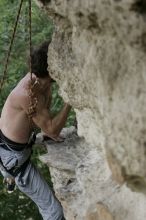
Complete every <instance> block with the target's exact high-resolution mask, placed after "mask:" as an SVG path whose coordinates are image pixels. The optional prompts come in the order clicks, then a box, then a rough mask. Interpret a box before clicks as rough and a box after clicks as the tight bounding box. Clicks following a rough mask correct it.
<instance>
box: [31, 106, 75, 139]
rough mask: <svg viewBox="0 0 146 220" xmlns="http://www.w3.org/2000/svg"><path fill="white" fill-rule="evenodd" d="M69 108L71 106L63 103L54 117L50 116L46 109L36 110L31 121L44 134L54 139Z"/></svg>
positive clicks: (63, 122) (63, 123)
mask: <svg viewBox="0 0 146 220" xmlns="http://www.w3.org/2000/svg"><path fill="white" fill-rule="evenodd" d="M70 109H71V106H70V105H68V104H65V105H64V107H63V108H62V110H61V111H60V112H59V113H58V115H56V116H55V117H54V118H51V117H50V115H49V112H48V110H47V109H41V110H37V113H36V115H35V116H34V117H33V122H34V123H35V124H36V125H37V126H38V127H39V128H41V129H42V131H43V132H44V133H45V134H46V135H48V136H49V137H51V138H52V139H54V140H55V139H57V138H58V136H59V134H60V132H61V130H62V128H63V127H64V126H65V123H66V120H67V117H68V113H69V112H70Z"/></svg>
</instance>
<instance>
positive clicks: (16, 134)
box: [0, 74, 50, 143]
mask: <svg viewBox="0 0 146 220" xmlns="http://www.w3.org/2000/svg"><path fill="white" fill-rule="evenodd" d="M29 85H30V74H27V75H26V76H25V77H24V78H23V79H22V80H21V81H20V82H19V83H18V85H17V86H16V87H15V88H14V89H13V90H12V92H11V93H10V95H9V96H8V98H7V100H6V102H5V105H4V107H3V110H2V114H1V121H0V128H1V131H2V132H3V134H4V135H5V136H6V137H7V138H9V139H10V140H12V141H15V142H17V143H26V142H28V139H29V137H30V134H31V132H32V123H31V121H30V119H29V117H28V114H27V110H28V107H29V104H30V98H29V95H28V88H29ZM48 91H49V92H48ZM45 93H46V94H47V93H48V94H47V97H49V96H50V94H49V93H50V87H47V88H46V90H45V91H44V96H43V94H42V93H41V94H38V95H37V96H38V97H37V99H38V102H39V103H38V104H39V106H40V107H41V106H42V108H43V106H44V105H46V100H45V99H44V97H46V96H45V95H46V94H45ZM47 102H48V100H47Z"/></svg>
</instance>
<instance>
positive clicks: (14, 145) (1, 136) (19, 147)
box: [0, 130, 28, 151]
mask: <svg viewBox="0 0 146 220" xmlns="http://www.w3.org/2000/svg"><path fill="white" fill-rule="evenodd" d="M0 139H1V140H2V141H4V143H5V142H6V143H7V144H8V145H9V148H10V149H12V150H16V151H22V150H24V149H25V148H26V147H28V143H25V144H20V143H16V142H14V141H12V140H10V139H9V138H7V137H6V136H5V135H4V134H3V133H2V131H1V130H0ZM1 147H2V148H4V149H5V150H9V151H10V149H9V148H8V147H7V146H6V145H2V146H1Z"/></svg>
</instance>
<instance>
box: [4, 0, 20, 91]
mask: <svg viewBox="0 0 146 220" xmlns="http://www.w3.org/2000/svg"><path fill="white" fill-rule="evenodd" d="M22 4H23V0H21V2H20V5H19V9H18V13H17V17H16V21H15V25H14V29H13V33H12V37H11V42H10V45H9V49H8V53H7V57H6V62H5V65H4V71H3V76H2V79H1V80H0V92H1V90H2V87H3V84H4V82H5V80H6V77H7V69H8V63H9V59H10V55H11V51H12V46H13V42H14V38H15V34H16V30H17V25H18V21H19V17H20V13H21V9H22Z"/></svg>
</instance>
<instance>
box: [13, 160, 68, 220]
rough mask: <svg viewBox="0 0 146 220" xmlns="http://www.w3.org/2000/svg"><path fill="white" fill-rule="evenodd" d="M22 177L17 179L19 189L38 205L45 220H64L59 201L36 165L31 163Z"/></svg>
mask: <svg viewBox="0 0 146 220" xmlns="http://www.w3.org/2000/svg"><path fill="white" fill-rule="evenodd" d="M20 175H21V174H19V175H18V176H17V177H16V179H15V181H16V184H17V186H18V188H19V189H20V191H22V192H23V193H25V194H26V195H27V196H28V197H30V198H31V199H32V200H33V201H34V202H35V203H36V205H37V206H38V208H39V211H40V213H41V215H42V217H43V220H62V219H64V217H63V210H62V207H61V205H60V203H59V201H58V200H57V199H56V198H55V195H54V194H53V192H52V190H51V189H50V188H49V186H48V184H47V183H46V181H45V180H44V178H43V177H42V176H41V175H40V173H39V171H38V170H37V169H36V168H35V167H34V165H33V164H31V163H29V165H28V166H27V168H26V170H25V173H24V175H23V177H22V178H20Z"/></svg>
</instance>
